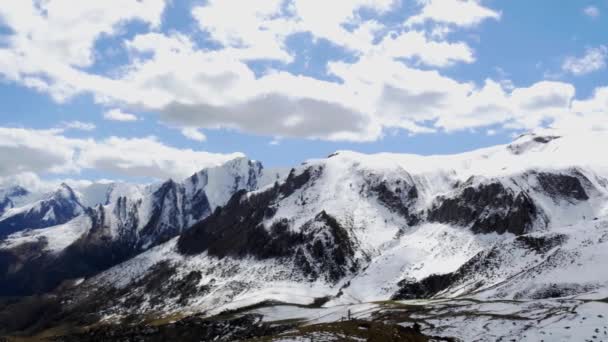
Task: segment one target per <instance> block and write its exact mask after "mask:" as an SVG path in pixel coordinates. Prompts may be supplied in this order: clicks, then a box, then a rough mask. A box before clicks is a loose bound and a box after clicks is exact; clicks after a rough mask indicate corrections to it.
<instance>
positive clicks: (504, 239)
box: [83, 134, 608, 314]
mask: <svg viewBox="0 0 608 342" xmlns="http://www.w3.org/2000/svg"><path fill="white" fill-rule="evenodd" d="M602 141H606V137H604V136H601V135H591V134H590V135H588V136H586V137H572V136H563V137H558V136H550V135H533V134H531V135H525V136H522V137H520V138H518V139H517V140H516V141H514V142H513V143H512V144H509V145H505V146H497V147H493V148H488V149H483V150H478V151H474V152H470V153H465V154H459V155H453V156H429V157H423V156H416V155H396V154H377V155H364V154H359V153H354V152H347V151H341V152H337V153H335V154H333V155H331V156H330V157H328V158H326V159H320V160H311V161H308V162H306V163H304V164H302V165H301V166H299V167H297V168H295V169H293V170H292V171H291V173H290V174H289V175H288V177H287V178H286V179H285V180H284V181H283V182H280V183H277V184H275V185H274V186H270V187H266V188H263V189H260V190H257V191H251V192H246V191H240V192H237V193H236V194H235V195H234V196H233V197H232V198H231V199H230V200H229V201H228V202H227V204H226V205H225V206H224V207H221V208H220V209H218V210H216V211H215V212H214V213H213V214H212V215H210V216H209V217H208V218H206V219H205V220H203V221H201V222H200V223H198V224H196V225H194V226H193V227H192V228H191V229H189V230H187V231H185V232H184V233H182V234H181V235H180V236H179V237H177V238H174V239H172V240H170V241H168V242H166V243H164V244H162V245H159V246H158V247H155V248H153V249H151V250H149V251H147V252H145V253H142V254H141V255H139V256H137V257H135V258H133V259H132V260H129V261H127V262H125V263H122V264H120V265H118V266H116V267H113V268H112V269H110V270H108V271H106V272H103V273H101V274H100V275H98V276H96V277H95V278H92V279H91V280H90V281H87V282H85V284H83V288H86V287H89V291H93V292H95V291H96V290H90V288H94V289H97V290H98V289H99V288H106V289H107V288H118V289H120V290H121V291H120V292H119V293H121V296H122V297H121V296H119V298H120V299H118V300H117V302H115V303H114V304H113V305H110V306H109V307H107V310H109V312H111V313H112V314H120V313H121V312H122V313H126V312H129V313H133V312H134V310H135V311H136V312H137V311H139V312H140V313H146V312H153V311H161V312H166V313H169V312H175V311H180V312H183V311H187V312H199V311H205V312H207V313H218V312H221V311H223V310H227V309H235V308H239V307H243V306H247V305H251V304H255V303H259V302H263V301H281V302H288V303H294V304H311V303H313V302H314V301H315V300H319V298H326V300H328V302H327V304H326V305H338V304H346V303H353V302H371V301H377V300H386V299H389V298H395V299H405V298H429V297H434V296H443V297H446V296H447V297H451V296H460V295H477V294H478V293H479V295H480V296H482V294H483V296H500V297H501V298H540V297H543V296H554V295H558V294H580V293H583V292H585V293H586V292H593V291H605V290H607V288H606V282H607V281H608V272H604V271H596V272H588V273H587V274H588V276H585V277H582V276H581V277H579V278H578V280H573V279H571V274H572V273H570V274H569V275H565V276H562V277H560V276H559V273H555V272H556V271H555V270H559V269H560V267H566V266H568V267H574V268H577V267H585V269H593V268H602V267H601V263H602V262H603V261H601V260H603V257H602V256H603V254H602V253H603V252H602V250H603V249H605V248H604V246H603V244H608V240H606V239H605V238H603V236H604V235H606V234H608V181H607V176H608V173H607V172H606V170H607V168H606V167H607V166H608V159H607V158H604V159H602V158H600V157H598V158H589V154H588V153H587V152H586V151H591V150H592V148H593V147H594V146H596V145H597V144H601V143H602ZM556 253H557V254H556ZM556 255H561V256H560V257H559V258H558V257H557V256H556ZM558 260H559V261H558ZM579 264H581V265H583V266H572V265H579ZM602 269H603V268H602ZM525 274H528V278H526V277H525V276H524V275H525ZM545 274H546V276H545ZM159 277H162V282H160V284H161V285H159V286H157V287H150V284H151V282H154V283H155V284H157V283H158V281H159ZM525 279H528V280H525ZM524 280H525V281H529V283H526V284H527V285H526V290H522V288H521V287H520V286H523V285H522V284H523V283H522V282H523V281H524ZM185 283H187V286H186V285H184V284H185ZM508 284H512V285H508ZM176 286H181V287H184V288H187V289H188V290H187V291H177V290H175V287H176ZM144 288H145V289H146V294H145V295H143V292H142V291H143V289H144ZM556 288H557V289H560V290H559V291H557V290H555V289H556ZM498 289H501V291H499V290H498ZM508 289H511V290H508ZM516 289H517V290H516ZM124 303H130V304H132V305H125V304H124Z"/></svg>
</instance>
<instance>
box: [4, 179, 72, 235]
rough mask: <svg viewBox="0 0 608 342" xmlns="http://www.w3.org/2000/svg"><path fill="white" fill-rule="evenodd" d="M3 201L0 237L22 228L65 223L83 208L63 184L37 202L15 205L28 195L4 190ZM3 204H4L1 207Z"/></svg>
mask: <svg viewBox="0 0 608 342" xmlns="http://www.w3.org/2000/svg"><path fill="white" fill-rule="evenodd" d="M4 192H5V195H4V200H3V201H0V206H2V209H3V210H1V211H2V216H0V237H6V236H8V235H10V234H12V233H15V232H18V231H21V230H24V229H37V228H46V227H51V226H55V225H59V224H63V223H66V222H68V221H69V220H71V219H73V218H75V217H76V216H78V215H80V214H82V213H83V212H84V207H83V206H82V204H81V203H80V201H79V199H78V197H77V196H76V194H75V193H74V191H73V190H72V188H70V187H69V186H68V185H67V184H61V186H60V187H59V188H58V189H57V190H55V191H54V192H51V193H49V194H46V195H44V196H42V198H41V199H38V200H34V201H32V202H30V203H25V204H24V205H22V206H17V204H16V203H19V200H16V199H22V198H23V197H25V196H27V195H28V194H29V192H28V191H27V190H25V189H24V188H21V187H14V188H11V189H8V191H6V190H5V191H4ZM2 203H4V205H1V204H2Z"/></svg>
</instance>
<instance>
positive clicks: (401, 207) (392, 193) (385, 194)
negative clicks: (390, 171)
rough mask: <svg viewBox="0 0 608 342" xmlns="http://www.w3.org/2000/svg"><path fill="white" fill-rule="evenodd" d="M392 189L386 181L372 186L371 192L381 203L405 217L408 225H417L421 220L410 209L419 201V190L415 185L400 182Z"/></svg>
mask: <svg viewBox="0 0 608 342" xmlns="http://www.w3.org/2000/svg"><path fill="white" fill-rule="evenodd" d="M392 188H393V187H391V186H389V184H387V182H386V181H381V182H378V183H377V184H373V185H371V189H370V190H371V191H372V193H373V194H374V195H376V196H377V198H378V200H379V201H380V203H382V204H384V205H385V206H386V207H387V208H389V209H390V210H391V211H394V212H396V213H399V214H400V215H401V216H403V217H405V218H406V219H407V223H408V225H410V226H413V225H416V224H417V223H418V222H419V221H420V218H419V217H418V216H416V215H415V214H414V213H411V212H410V207H411V206H412V204H413V203H415V202H416V200H417V199H418V189H417V188H416V186H415V185H409V184H407V183H406V182H402V181H400V180H398V181H397V184H396V185H395V186H394V188H393V189H392Z"/></svg>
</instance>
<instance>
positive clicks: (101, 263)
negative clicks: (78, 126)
mask: <svg viewBox="0 0 608 342" xmlns="http://www.w3.org/2000/svg"><path fill="white" fill-rule="evenodd" d="M280 177H281V174H280V172H279V171H272V170H270V171H265V170H263V167H262V164H261V163H259V162H255V161H251V160H248V159H246V158H237V159H234V160H231V161H229V162H227V163H225V164H223V165H221V166H218V167H213V168H208V169H204V170H202V171H200V172H198V173H196V174H194V175H193V176H191V177H189V178H187V179H186V180H184V181H182V182H176V181H173V180H168V181H166V182H163V183H158V184H153V185H148V186H142V185H133V184H122V183H113V184H107V185H102V186H97V187H96V189H93V190H90V191H86V190H85V191H84V192H85V194H84V195H83V193H82V192H81V193H80V194H78V195H77V194H75V193H74V192H73V191H71V189H69V187H68V186H67V185H65V184H63V185H62V187H61V189H60V190H59V191H58V192H57V193H55V194H54V195H53V196H52V197H49V198H45V199H44V200H41V201H38V202H34V203H32V204H28V206H26V208H28V210H27V211H25V212H26V213H27V215H26V214H24V217H26V218H28V219H29V221H27V222H26V221H20V222H22V224H21V226H20V227H22V228H20V229H19V230H20V231H18V232H16V233H13V234H11V235H9V236H8V237H6V238H5V239H4V241H2V242H0V271H2V270H3V269H5V270H6V271H5V272H4V274H2V272H0V290H2V291H0V294H1V293H8V294H13V293H18V294H27V293H31V292H40V291H48V290H50V289H52V288H53V287H55V286H57V285H58V284H59V283H60V282H61V281H64V280H67V279H70V278H77V277H81V276H89V275H92V274H94V273H96V272H98V271H100V270H103V269H105V268H107V267H110V266H113V265H115V264H117V263H119V262H121V261H124V260H126V259H128V258H129V257H131V256H134V255H136V254H138V253H140V252H142V251H144V250H146V249H148V248H150V247H152V246H155V245H157V244H160V243H162V242H165V241H167V240H169V239H170V238H172V237H174V236H177V235H179V234H180V233H181V232H182V231H184V230H185V229H186V228H188V227H190V226H191V225H192V224H194V223H195V222H198V221H199V220H201V219H203V218H205V217H207V216H209V215H210V214H211V213H212V211H213V210H215V209H216V208H217V207H218V206H221V205H223V204H224V203H225V202H226V201H227V200H228V199H229V198H230V196H231V195H232V194H234V193H235V192H237V191H240V190H244V191H252V190H255V189H257V188H258V187H259V186H263V185H265V184H266V183H271V182H274V181H276V180H278V179H279V178H280ZM104 192H105V194H104V195H101V193H104ZM60 195H64V196H63V197H61V196H60ZM68 195H69V196H68ZM63 198H69V199H70V200H71V202H70V203H74V205H75V206H74V210H70V211H69V213H70V216H67V215H62V216H59V215H57V213H60V212H61V213H64V212H66V210H62V211H60V210H58V209H57V208H62V209H63V208H64V207H65V206H64V207H59V206H57V205H56V203H59V204H63V203H64V202H62V201H60V199H63ZM80 201H82V202H85V203H95V202H97V203H98V204H96V205H95V206H94V207H89V208H86V209H85V208H84V206H82V205H81V204H80ZM46 203H52V204H53V205H54V206H52V205H51V206H46ZM43 204H44V205H43ZM47 207H48V208H47ZM39 208H43V210H42V209H39ZM11 210H12V209H11ZM11 210H9V211H8V212H7V213H6V215H5V217H7V218H12V217H15V215H12V214H13V212H12V211H11ZM20 210H23V208H21V209H20ZM32 212H35V213H39V212H40V213H55V216H53V217H54V218H55V219H57V218H60V219H61V220H56V221H55V222H54V225H53V226H51V224H42V223H45V222H46V221H45V218H44V217H43V218H39V217H32V215H31V213H32ZM48 216H49V214H47V217H48ZM0 222H2V221H0ZM49 226H50V227H49ZM24 228H44V229H24ZM14 231H17V230H14ZM9 233H10V232H9ZM31 274H38V275H39V276H38V277H39V278H40V279H38V281H36V282H32V281H31V277H32V276H31Z"/></svg>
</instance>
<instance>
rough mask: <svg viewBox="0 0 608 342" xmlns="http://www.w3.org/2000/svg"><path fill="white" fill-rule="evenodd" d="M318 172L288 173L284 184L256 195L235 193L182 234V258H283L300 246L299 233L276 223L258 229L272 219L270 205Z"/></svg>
mask: <svg viewBox="0 0 608 342" xmlns="http://www.w3.org/2000/svg"><path fill="white" fill-rule="evenodd" d="M320 172H321V170H315V169H312V168H309V169H306V170H305V171H304V172H302V173H301V174H299V175H296V174H295V171H294V170H292V171H291V172H290V174H289V176H288V177H287V179H286V181H285V182H284V183H282V184H280V185H279V184H278V183H277V184H275V186H274V187H273V188H271V189H269V190H266V191H264V192H261V193H257V194H247V193H246V191H239V192H237V193H235V194H234V195H233V196H232V198H231V199H230V200H229V201H228V203H227V204H226V205H225V206H224V207H223V208H218V209H217V210H216V211H215V212H214V213H213V214H212V215H210V216H209V217H207V218H206V219H204V220H203V221H201V222H199V223H198V224H196V225H194V226H193V227H192V228H190V229H189V230H188V231H186V232H184V233H183V234H182V235H181V236H180V238H179V241H178V249H179V251H180V253H183V254H189V255H192V254H199V253H202V252H204V251H208V253H209V254H210V255H214V256H217V257H225V256H233V257H242V256H245V255H253V256H256V257H259V258H262V259H265V258H271V257H283V256H287V255H289V254H290V252H292V251H293V248H292V247H293V246H295V245H298V244H301V243H302V242H303V236H302V234H300V233H293V232H291V231H289V229H288V227H287V224H286V223H285V222H277V223H276V224H275V226H273V227H271V229H270V231H268V230H266V228H265V227H263V226H262V225H261V223H262V222H263V220H264V219H265V218H269V217H272V215H274V203H275V202H276V201H278V200H280V199H281V198H284V197H287V196H289V195H291V194H292V193H293V192H294V191H296V190H297V189H299V188H301V187H302V186H304V185H305V184H306V183H307V182H308V181H310V180H311V178H312V177H313V175H315V174H316V175H318V174H319V173H320Z"/></svg>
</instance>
